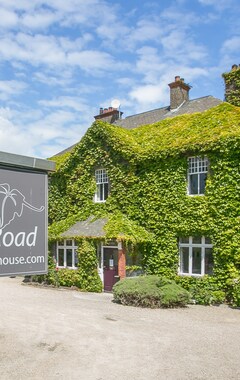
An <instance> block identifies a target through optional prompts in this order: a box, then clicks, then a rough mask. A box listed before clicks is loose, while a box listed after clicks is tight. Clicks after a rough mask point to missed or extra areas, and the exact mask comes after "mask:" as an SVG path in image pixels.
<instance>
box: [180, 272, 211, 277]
mask: <svg viewBox="0 0 240 380" xmlns="http://www.w3.org/2000/svg"><path fill="white" fill-rule="evenodd" d="M178 275H179V276H183V277H203V276H205V274H194V273H192V274H191V273H178Z"/></svg>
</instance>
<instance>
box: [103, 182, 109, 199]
mask: <svg viewBox="0 0 240 380" xmlns="http://www.w3.org/2000/svg"><path fill="white" fill-rule="evenodd" d="M103 186H104V197H103V200H104V201H105V200H106V199H107V197H108V183H104V185H103Z"/></svg>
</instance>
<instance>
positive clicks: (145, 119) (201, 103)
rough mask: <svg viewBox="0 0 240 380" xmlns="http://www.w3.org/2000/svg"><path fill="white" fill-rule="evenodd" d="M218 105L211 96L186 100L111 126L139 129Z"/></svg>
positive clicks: (129, 117) (66, 150)
mask: <svg viewBox="0 0 240 380" xmlns="http://www.w3.org/2000/svg"><path fill="white" fill-rule="evenodd" d="M220 103H222V100H220V99H218V98H214V97H213V96H211V95H209V96H204V97H201V98H197V99H192V100H188V101H186V102H185V103H183V104H182V105H181V106H179V107H178V108H176V109H174V110H170V106H167V107H162V108H157V109H154V110H151V111H147V112H142V113H139V114H136V115H132V116H127V117H126V118H125V119H119V120H116V121H115V122H114V123H113V125H119V126H121V127H123V128H126V129H133V128H137V127H140V126H141V125H146V124H153V123H156V122H158V121H161V120H164V119H166V118H169V117H174V116H179V115H184V114H192V113H195V112H203V111H207V110H209V109H210V108H213V107H215V106H218V105H219V104H220ZM103 121H104V119H103ZM77 144H78V142H77V143H76V144H74V145H72V146H70V147H69V148H66V149H64V150H63V151H61V152H59V153H57V154H56V155H55V156H61V155H62V154H64V153H67V152H71V151H72V150H73V148H74V147H75V146H76V145H77ZM53 157H54V156H53Z"/></svg>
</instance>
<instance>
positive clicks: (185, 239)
mask: <svg viewBox="0 0 240 380" xmlns="http://www.w3.org/2000/svg"><path fill="white" fill-rule="evenodd" d="M180 243H181V244H182V243H185V244H189V238H188V237H181V238H180Z"/></svg>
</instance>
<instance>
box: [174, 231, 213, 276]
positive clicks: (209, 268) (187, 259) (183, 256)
mask: <svg viewBox="0 0 240 380" xmlns="http://www.w3.org/2000/svg"><path fill="white" fill-rule="evenodd" d="M179 250H180V274H188V275H193V276H194V275H196V276H203V275H204V274H212V272H213V254H212V244H211V240H210V239H209V238H207V237H205V236H202V237H197V236H195V237H193V236H190V237H182V238H180V239H179Z"/></svg>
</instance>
